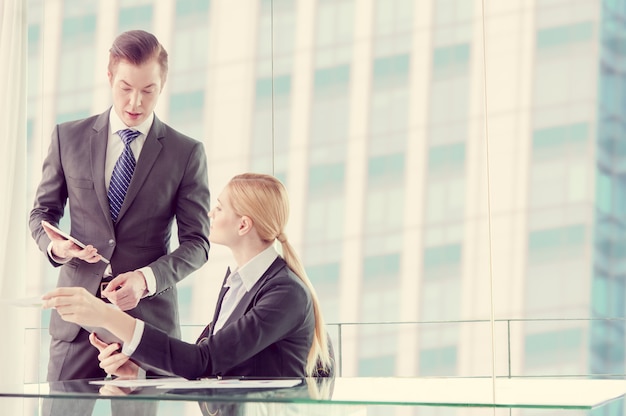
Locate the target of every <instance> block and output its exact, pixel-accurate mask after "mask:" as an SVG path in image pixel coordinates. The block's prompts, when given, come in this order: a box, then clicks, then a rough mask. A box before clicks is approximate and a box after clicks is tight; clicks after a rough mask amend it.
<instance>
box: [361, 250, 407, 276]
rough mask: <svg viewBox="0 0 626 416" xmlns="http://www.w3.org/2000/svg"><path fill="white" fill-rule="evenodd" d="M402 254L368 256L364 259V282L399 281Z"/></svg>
mask: <svg viewBox="0 0 626 416" xmlns="http://www.w3.org/2000/svg"><path fill="white" fill-rule="evenodd" d="M400 257H401V256H400V253H391V254H383V255H378V256H368V257H365V259H363V280H365V281H371V282H374V281H379V282H380V281H384V282H386V283H391V282H390V279H393V280H397V279H398V277H399V276H400Z"/></svg>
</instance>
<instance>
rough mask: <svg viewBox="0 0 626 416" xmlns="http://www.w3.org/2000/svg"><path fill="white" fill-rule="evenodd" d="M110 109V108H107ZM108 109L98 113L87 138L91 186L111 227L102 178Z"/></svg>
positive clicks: (106, 139) (107, 200)
mask: <svg viewBox="0 0 626 416" xmlns="http://www.w3.org/2000/svg"><path fill="white" fill-rule="evenodd" d="M109 111H110V110H109ZM109 111H105V112H104V113H102V114H100V116H98V118H97V119H96V122H95V123H94V125H93V131H92V132H91V136H90V137H89V140H90V142H91V174H92V177H93V186H94V190H95V192H96V197H97V198H98V203H99V204H100V208H102V214H103V215H104V217H105V218H106V219H107V220H108V222H109V223H110V224H111V230H112V227H113V221H112V220H111V211H110V209H109V198H108V196H107V190H106V185H105V179H104V170H105V163H106V153H107V152H106V150H107V143H108V141H109Z"/></svg>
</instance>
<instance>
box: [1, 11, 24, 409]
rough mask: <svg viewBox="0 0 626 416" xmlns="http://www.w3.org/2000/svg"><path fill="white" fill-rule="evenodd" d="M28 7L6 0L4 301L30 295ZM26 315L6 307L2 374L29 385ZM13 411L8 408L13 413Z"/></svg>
mask: <svg viewBox="0 0 626 416" xmlns="http://www.w3.org/2000/svg"><path fill="white" fill-rule="evenodd" d="M26 3H27V2H26V1H24V0H0V62H1V64H0V103H2V104H1V105H0V146H1V148H0V298H1V299H3V300H5V299H11V298H13V299H16V298H22V297H24V294H25V279H27V276H25V270H26V265H25V264H26V254H25V253H26V244H27V239H26V237H27V233H28V227H27V218H28V207H27V204H26V188H27V187H26V101H27V100H26V99H27V96H26V92H27V89H26V83H27V73H28V72H27V67H26V64H27V61H26V57H27V24H28V23H27V19H26ZM24 312H25V311H24V310H21V309H20V308H17V307H15V306H8V305H7V304H6V302H4V301H3V302H1V303H0V323H1V325H0V334H1V335H2V340H3V341H2V344H0V345H2V347H1V348H0V374H1V376H0V377H1V378H2V381H3V383H7V382H9V381H11V380H15V381H16V382H17V383H18V384H21V383H22V382H23V381H24V358H25V357H24V356H23V351H24V322H25V321H24V319H23V315H22V314H23V313H24ZM0 406H2V412H1V413H2V414H7V415H9V414H22V413H23V410H22V406H23V405H22V400H9V399H3V400H2V401H1V402H0ZM7 406H8V408H7Z"/></svg>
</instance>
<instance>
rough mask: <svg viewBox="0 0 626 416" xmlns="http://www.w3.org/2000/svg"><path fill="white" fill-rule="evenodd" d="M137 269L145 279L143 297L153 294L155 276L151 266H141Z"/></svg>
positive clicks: (154, 291) (154, 290)
mask: <svg viewBox="0 0 626 416" xmlns="http://www.w3.org/2000/svg"><path fill="white" fill-rule="evenodd" d="M139 271H140V272H141V273H143V277H144V279H146V294H145V295H144V296H143V297H144V298H145V297H146V296H152V295H154V294H155V293H156V277H154V272H153V271H152V268H151V267H142V268H141V269H139Z"/></svg>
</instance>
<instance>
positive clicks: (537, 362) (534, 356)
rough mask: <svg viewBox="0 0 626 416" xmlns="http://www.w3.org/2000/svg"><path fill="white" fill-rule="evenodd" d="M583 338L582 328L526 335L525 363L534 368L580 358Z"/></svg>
mask: <svg viewBox="0 0 626 416" xmlns="http://www.w3.org/2000/svg"><path fill="white" fill-rule="evenodd" d="M583 339H584V337H583V333H582V329H580V328H572V329H565V330H559V331H553V332H545V333H537V334H529V335H526V338H525V340H524V363H525V365H526V366H527V367H530V368H532V367H540V366H546V365H554V364H556V363H561V362H568V361H571V360H575V359H578V358H579V354H580V350H581V348H582V347H583Z"/></svg>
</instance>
